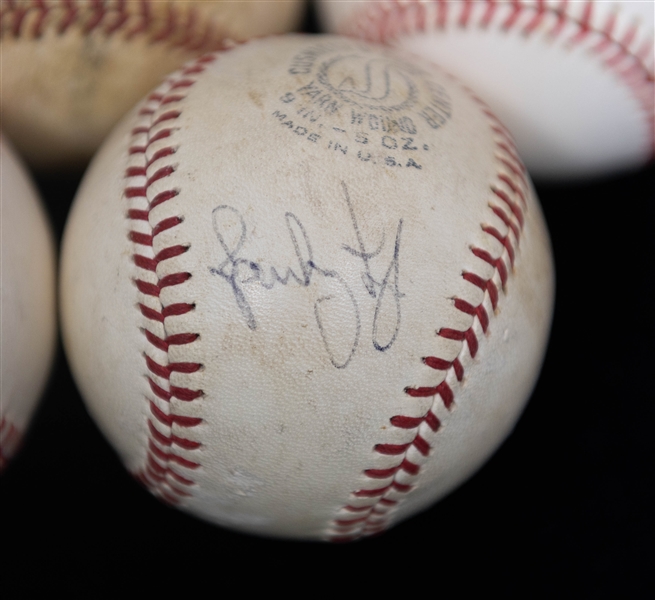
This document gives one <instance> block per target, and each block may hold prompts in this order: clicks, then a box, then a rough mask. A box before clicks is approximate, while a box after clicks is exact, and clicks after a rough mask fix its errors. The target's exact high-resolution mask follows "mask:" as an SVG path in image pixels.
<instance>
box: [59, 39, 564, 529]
mask: <svg viewBox="0 0 655 600" xmlns="http://www.w3.org/2000/svg"><path fill="white" fill-rule="evenodd" d="M512 260H513V266H512ZM503 282H504V286H503ZM503 287H504V289H503ZM61 293H62V319H63V332H64V340H65V346H66V350H67V354H68V357H69V359H70V362H71V366H72V368H73V372H74V375H75V377H76V380H77V382H78V384H79V386H80V389H81V391H82V394H83V396H84V398H85V399H86V402H87V406H88V408H89V411H90V412H91V414H92V415H93V417H94V418H95V419H96V421H97V422H98V424H99V426H100V427H101V429H102V431H103V432H104V434H105V435H106V436H107V438H108V439H109V441H110V442H111V443H112V444H113V445H114V447H115V448H116V449H117V451H118V452H119V454H120V456H121V458H122V459H123V461H124V462H125V464H126V466H127V468H128V469H129V470H130V471H131V472H132V473H134V474H135V475H136V476H137V477H138V478H140V479H141V480H142V481H143V482H144V483H145V484H146V485H147V486H148V487H149V489H150V490H151V491H152V492H153V493H154V494H155V495H157V496H160V497H161V498H162V499H164V500H166V501H168V502H170V503H172V504H175V505H178V506H180V507H181V508H182V509H184V510H186V511H189V512H191V513H193V514H195V515H198V516H200V517H202V518H205V519H207V520H209V521H212V522H214V523H218V524H221V525H225V526H229V527H235V528H237V529H241V530H244V531H249V532H254V533H259V534H263V535H274V536H287V537H298V538H313V539H354V538H356V537H358V536H360V535H366V534H369V533H372V532H374V531H378V530H380V529H382V528H385V527H387V526H389V525H391V524H393V523H395V522H397V521H399V520H401V519H403V518H406V517H407V516H409V515H411V514H412V513H414V512H416V511H417V510H421V509H423V508H424V507H426V506H427V505H429V504H431V503H433V502H434V501H435V500H437V499H438V498H440V497H441V496H443V495H444V494H445V493H447V492H448V491H449V490H451V489H452V488H453V487H454V486H456V485H457V484H459V483H460V482H462V481H463V480H464V479H466V478H467V477H468V476H470V475H471V473H473V472H474V471H475V470H476V469H477V468H478V467H479V466H480V465H481V464H482V463H483V462H484V461H485V460H486V459H487V458H488V456H489V455H490V454H491V453H492V452H493V451H494V450H495V448H496V447H497V446H498V444H500V443H501V441H502V440H503V439H504V438H505V437H506V436H507V434H508V433H509V432H510V431H511V429H512V427H513V425H514V423H515V421H516V419H517V418H518V416H519V414H520V412H521V410H522V408H523V406H524V404H525V402H526V400H527V399H528V397H529V395H530V392H531V390H532V387H533V385H534V383H535V380H536V377H537V375H538V372H539V368H540V365H541V361H542V357H543V354H544V350H545V347H546V340H547V336H548V330H549V324H550V319H551V311H552V303H553V267H552V262H551V253H550V246H549V241H548V236H547V232H546V228H545V226H544V221H543V218H542V215H541V211H540V208H539V205H538V203H537V201H536V199H535V196H534V193H533V191H532V188H531V186H530V183H529V182H528V180H527V177H526V175H525V171H524V167H523V166H522V164H521V163H520V161H519V160H518V159H517V158H516V156H515V152H514V149H513V145H512V142H511V139H510V138H509V136H508V135H507V133H506V131H505V130H504V129H503V127H502V125H500V123H499V122H498V121H497V120H496V119H495V117H493V115H492V114H491V113H490V112H489V111H488V110H487V109H486V107H485V106H484V105H483V104H482V103H481V102H480V101H478V100H477V99H475V98H474V97H473V95H472V94H471V93H470V92H468V91H466V90H465V89H463V87H462V86H461V85H460V84H459V83H457V82H456V81H453V80H451V79H449V78H448V77H446V76H444V75H443V74H442V73H440V72H439V71H438V69H437V68H436V67H434V66H432V65H430V64H429V63H423V62H421V61H418V60H415V59H412V60H411V61H407V60H406V59H405V58H404V57H403V56H402V55H399V54H397V53H396V52H395V51H391V50H384V49H382V48H379V47H375V46H369V45H366V44H363V43H359V42H353V41H348V40H346V39H344V38H338V37H329V36H328V37H310V36H287V37H278V38H274V39H269V40H260V41H253V42H250V43H247V44H245V45H243V46H240V47H237V48H235V49H233V50H231V51H229V52H227V53H223V54H219V55H215V56H209V57H207V58H206V59H205V60H203V61H198V62H197V63H193V64H191V65H189V66H188V67H187V68H186V70H184V71H182V72H178V73H176V74H173V75H171V76H170V77H169V79H168V81H167V83H166V84H165V85H163V86H162V87H160V88H159V89H158V90H156V91H155V92H154V93H153V94H151V95H150V96H149V98H148V99H147V100H146V101H145V102H144V103H143V104H141V105H140V106H138V107H137V108H136V109H135V110H134V111H132V113H131V114H129V115H128V116H127V117H126V118H125V119H124V120H123V122H122V123H121V124H120V126H119V127H118V128H117V129H116V130H115V131H114V132H113V134H112V136H111V137H110V138H109V139H108V140H107V142H106V143H105V145H104V146H103V148H102V149H101V151H100V153H99V154H98V156H97V157H96V159H95V160H94V162H93V164H92V166H91V168H90V170H89V172H88V173H87V175H86V177H85V179H84V182H83V184H82V186H81V189H80V191H79V193H78V196H77V198H76V200H75V204H74V208H73V211H72V214H71V216H70V221H69V223H68V225H67V229H66V234H65V240H64V246H63V256H62V285H61ZM485 330H486V333H485ZM472 355H474V356H472ZM438 422H440V426H437V423H438ZM410 488H411V489H410Z"/></svg>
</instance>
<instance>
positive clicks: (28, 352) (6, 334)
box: [0, 138, 55, 470]
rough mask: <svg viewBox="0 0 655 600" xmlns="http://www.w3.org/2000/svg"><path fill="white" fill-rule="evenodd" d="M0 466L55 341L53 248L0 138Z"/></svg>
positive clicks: (25, 419)
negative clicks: (0, 216) (0, 240)
mask: <svg viewBox="0 0 655 600" xmlns="http://www.w3.org/2000/svg"><path fill="white" fill-rule="evenodd" d="M0 201H1V209H2V218H1V219H0V221H1V223H0V225H1V227H2V257H1V258H2V260H1V265H2V271H1V272H0V289H1V298H2V304H1V315H0V470H1V469H3V468H4V467H5V466H6V465H7V462H8V461H9V459H10V458H11V457H12V456H13V455H14V453H15V452H16V450H17V449H18V446H19V444H20V441H21V438H22V437H23V434H24V433H25V431H26V429H27V427H28V425H29V421H30V417H31V416H32V413H33V412H34V409H35V408H36V405H37V402H38V400H39V397H40V395H41V392H42V390H43V387H44V385H45V383H46V379H47V376H48V373H49V371H50V365H51V363H52V358H53V354H54V345H55V249H54V240H53V237H52V233H51V231H50V225H49V223H48V221H47V219H46V215H45V212H44V210H43V207H42V206H41V202H40V200H39V198H38V195H37V192H36V190H35V188H34V185H33V184H32V182H31V181H30V179H29V176H28V175H27V172H26V171H25V168H24V167H23V165H22V164H21V163H20V162H19V160H18V158H17V157H16V155H15V154H14V152H13V150H12V149H11V148H10V146H9V145H8V142H7V140H6V139H4V138H0Z"/></svg>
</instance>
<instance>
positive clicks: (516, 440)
mask: <svg viewBox="0 0 655 600" xmlns="http://www.w3.org/2000/svg"><path fill="white" fill-rule="evenodd" d="M305 30H306V31H313V30H315V24H314V20H313V17H312V16H311V15H310V16H309V17H308V18H307V20H306V24H305ZM80 176H81V173H77V174H68V175H57V176H53V175H50V176H41V177H39V178H38V180H37V184H38V185H39V187H40V189H41V191H42V194H43V197H44V199H45V201H46V204H47V207H48V210H49V212H50V215H51V217H52V220H53V222H54V225H55V228H56V232H57V235H58V236H59V237H60V236H61V233H62V231H63V227H64V223H65V219H66V214H67V211H68V208H69V206H70V203H71V201H72V198H73V196H74V193H75V190H76V187H77V185H78V183H79V177H80ZM537 192H538V195H539V197H540V199H541V202H542V205H543V208H544V212H545V215H546V219H547V222H548V226H549V229H550V233H551V240H552V245H553V251H554V255H555V264H556V270H557V299H556V307H555V318H554V323H553V329H552V335H551V340H550V345H549V348H548V353H547V356H546V360H545V364H544V367H543V370H542V373H541V377H540V379H539V382H538V384H537V387H536V389H535V391H534V394H533V396H532V399H531V401H530V403H529V405H528V407H527V409H526V411H525V413H524V415H523V417H522V418H521V420H520V421H519V423H518V426H517V427H516V430H515V431H514V433H513V434H512V435H511V436H510V438H509V439H508V440H507V441H506V442H505V444H504V445H503V446H502V447H501V449H500V450H499V451H498V452H497V453H496V454H495V455H494V456H493V458H492V459H491V460H490V461H489V462H488V463H487V464H486V466H485V467H484V468H483V469H482V470H481V471H480V472H479V473H478V474H477V475H476V476H475V477H473V478H472V479H471V480H470V481H468V482H467V483H466V484H465V485H463V486H461V487H460V488H459V489H457V490H456V491H455V492H453V493H452V494H450V495H449V496H448V497H447V498H445V499H444V500H442V501H441V502H440V503H439V504H437V505H436V506H434V507H432V508H431V509H430V510H428V511H427V512H425V513H423V514H421V515H419V516H416V517H414V518H412V519H410V520H409V521H406V522H405V523H402V524H401V525H399V526H397V527H396V528H394V529H392V530H390V531H388V532H387V533H385V534H384V535H382V536H379V537H377V538H373V539H368V540H364V541H361V542H357V543H354V544H347V545H340V544H339V545H331V544H319V543H299V542H287V541H278V540H268V539H260V538H256V537H250V536H247V535H243V534H238V533H234V532H231V531H228V530H224V529H220V528H217V527H214V526H211V525H208V524H205V523H203V522H201V521H198V520H196V519H194V518H192V517H189V516H187V515H185V514H183V513H181V512H178V511H176V510H173V509H169V508H167V507H166V506H164V505H162V504H160V503H159V502H158V501H157V500H155V499H154V498H153V497H151V496H150V495H149V494H148V493H147V492H146V491H144V490H143V489H142V488H141V487H139V485H138V484H136V483H135V482H134V481H133V480H132V479H131V477H130V476H129V475H128V474H127V472H126V471H125V470H124V469H123V467H122V466H121V464H120V463H119V461H118V459H117V457H116V456H115V454H114V453H113V451H112V449H111V448H110V447H109V445H108V444H107V443H106V442H105V440H104V439H103V438H102V436H101V435H100V433H99V431H98V430H97V428H96V427H95V425H94V424H93V422H92V421H91V419H90V418H89V416H88V415H87V413H86V412H85V409H84V407H83V404H82V401H81V398H80V396H79V393H78V392H77V389H76V387H75V384H74V382H73V381H72V378H71V375H70V372H69V370H68V366H67V364H66V359H65V357H64V354H63V351H62V350H61V348H59V350H58V356H57V360H56V364H55V368H54V370H53V374H52V376H51V379H50V382H49V385H48V388H47V391H46V394H45V397H44V398H43V401H42V403H41V406H40V409H39V411H38V412H37V414H36V416H35V418H34V421H33V423H32V426H31V429H30V430H29V433H28V435H27V437H26V439H25V443H24V446H23V449H22V451H21V453H20V454H19V455H18V456H17V457H16V458H15V459H14V460H13V462H12V463H11V464H10V466H9V468H8V469H7V471H6V472H5V474H4V475H3V476H2V479H1V487H2V495H1V503H2V509H1V513H0V514H1V529H0V531H1V540H0V542H1V545H2V548H3V554H4V557H3V559H2V561H1V563H0V564H1V568H2V573H3V575H2V579H3V582H2V590H3V595H4V594H5V593H8V594H9V595H8V596H5V597H16V596H19V595H21V596H22V595H25V594H27V593H28V592H39V593H41V594H43V593H44V592H46V591H48V590H51V589H52V590H55V589H60V590H61V589H63V590H68V591H70V592H79V593H85V595H96V594H97V593H100V592H102V591H105V590H107V589H109V588H111V587H114V586H116V587H118V588H119V589H122V590H125V593H127V591H128V590H131V589H135V588H136V586H138V585H140V584H143V585H145V586H146V588H147V589H149V590H151V591H152V592H153V593H154V592H155V591H156V590H159V589H163V590H164V591H166V590H168V591H172V589H173V587H175V586H176V585H179V584H184V585H185V586H187V587H188V588H189V590H193V589H194V588H195V586H197V585H198V584H199V583H203V585H204V586H205V592H206V593H207V590H209V591H208V593H211V594H212V596H213V595H224V594H225V593H227V590H228V589H229V585H233V584H235V582H236V583H237V584H238V586H237V588H236V589H237V592H236V593H242V592H243V593H245V592H246V591H248V590H254V589H255V588H257V587H258V586H263V589H265V590H266V591H267V593H268V592H269V591H270V593H273V592H274V591H278V592H282V593H294V592H300V593H312V594H314V593H315V592H316V591H318V590H325V591H326V592H327V588H329V587H332V586H333V587H334V588H335V589H337V590H342V591H343V592H344V593H345V592H346V591H354V590H355V589H358V590H368V591H369V592H370V593H371V594H373V593H377V590H378V589H383V590H391V589H392V588H393V587H395V586H397V585H398V586H400V587H401V588H404V589H405V593H421V592H424V591H427V592H428V593H430V592H431V593H434V594H438V593H443V592H446V591H450V590H455V591H456V592H458V593H467V592H471V591H476V592H481V593H485V594H486V593H489V594H491V593H492V592H495V593H500V594H503V593H504V594H507V593H514V594H520V595H522V596H525V595H533V594H534V593H536V592H537V591H539V592H541V593H544V592H545V593H548V594H555V593H558V594H560V593H567V594H570V593H576V594H578V595H582V596H584V597H609V596H614V595H617V594H622V595H624V596H627V597H646V596H648V595H651V597H652V594H655V574H654V571H655V552H654V538H655V535H654V534H655V526H654V522H653V508H654V507H655V485H654V477H655V442H654V435H653V430H654V428H655V409H654V405H655V394H654V393H653V386H652V378H653V373H654V370H653V360H654V358H655V352H654V351H653V342H652V340H653V337H654V334H655V318H654V316H653V312H654V311H655V302H654V300H655V293H654V292H655V285H654V282H653V279H654V274H655V272H654V268H653V259H654V257H655V253H653V243H654V238H653V234H654V232H655V228H654V225H655V203H654V199H655V165H653V164H651V165H650V166H648V167H646V168H643V169H641V170H640V171H638V172H635V173H631V174H627V175H624V176H620V177H613V178H611V179H607V180H604V181H600V182H599V181H596V182H593V183H587V184H578V185H566V186H564V185H562V186H545V185H537ZM308 586H310V587H308ZM353 586H355V587H353ZM239 590H241V591H239Z"/></svg>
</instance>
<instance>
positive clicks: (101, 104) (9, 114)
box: [0, 0, 303, 169]
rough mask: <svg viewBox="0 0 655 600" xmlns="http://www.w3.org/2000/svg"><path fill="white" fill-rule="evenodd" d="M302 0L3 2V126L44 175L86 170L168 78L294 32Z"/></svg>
mask: <svg viewBox="0 0 655 600" xmlns="http://www.w3.org/2000/svg"><path fill="white" fill-rule="evenodd" d="M302 8H303V5H302V2H301V1H300V0H285V1H277V0H262V1H254V0H244V1H240V2H236V1H235V2H228V1H215V0H191V1H189V0H163V1H159V0H129V1H125V0H2V11H1V12H0V52H1V53H2V81H3V83H2V98H1V109H2V121H3V122H2V127H3V130H4V131H5V132H7V133H8V134H9V135H10V136H11V137H12V139H13V140H14V141H15V144H16V147H17V149H18V150H19V151H20V152H21V154H23V155H24V156H25V157H26V159H27V160H28V162H29V163H30V164H32V165H33V166H35V167H38V168H41V169H48V168H49V169H54V168H57V167H61V166H66V167H68V166H75V165H81V164H84V162H85V161H87V160H88V159H89V158H90V157H91V155H92V154H93V152H94V151H95V150H96V149H97V148H98V146H99V145H100V144H101V142H102V140H103V139H104V138H105V137H106V135H107V134H108V133H109V132H110V131H111V128H112V127H113V126H114V125H115V124H116V122H117V121H118V120H119V119H120V118H121V117H122V116H123V115H124V114H125V113H126V112H127V111H128V110H129V109H131V108H132V107H133V106H134V104H135V103H136V102H137V101H138V100H139V99H140V98H141V97H142V96H143V95H144V94H145V93H146V92H147V91H149V90H150V89H152V88H153V87H154V86H155V85H157V84H159V83H160V81H161V80H162V77H163V76H165V75H166V74H167V73H169V72H171V71H173V70H175V69H177V68H179V67H180V66H181V65H183V64H184V63H185V62H186V61H188V60H189V59H191V58H193V57H195V56H198V55H199V54H200V53H203V52H207V51H209V50H214V49H217V48H219V47H221V46H222V45H223V44H225V43H226V41H227V40H230V39H232V40H240V39H246V38H249V37H254V36H260V35H265V34H269V33H281V32H284V31H289V30H291V29H293V28H294V27H295V26H296V25H297V24H298V22H299V19H300V16H301V11H302Z"/></svg>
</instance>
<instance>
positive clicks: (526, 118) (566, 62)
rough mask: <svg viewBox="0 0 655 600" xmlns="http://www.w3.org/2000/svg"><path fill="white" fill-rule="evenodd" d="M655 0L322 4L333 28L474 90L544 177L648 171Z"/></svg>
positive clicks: (654, 133)
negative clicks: (428, 65) (396, 50)
mask: <svg viewBox="0 0 655 600" xmlns="http://www.w3.org/2000/svg"><path fill="white" fill-rule="evenodd" d="M654 7H655V3H654V2H653V1H652V0H646V1H641V0H636V1H632V0H621V1H619V2H616V1H605V0H580V1H576V2H561V1H560V0H518V1H516V0H495V1H490V0H475V1H473V2H471V1H469V0H449V1H448V2H443V1H442V0H422V1H419V0H407V1H403V2H396V1H393V0H388V1H387V0H367V1H364V2H340V1H339V0H320V2H319V4H318V8H319V11H320V14H321V16H322V21H323V24H324V26H325V27H326V29H327V30H328V31H332V32H336V33H342V34H351V35H354V36H357V37H362V38H364V39H369V40H375V41H382V40H384V41H387V42H389V43H392V44H394V45H397V46H399V47H401V48H404V49H406V50H410V51H412V52H415V53H416V54H418V55H420V56H423V57H425V58H428V59H430V60H434V61H435V62H437V63H438V64H440V65H442V66H443V67H444V68H446V69H448V70H449V71H450V72H452V73H454V74H456V75H457V76H458V77H460V78H461V79H463V80H464V81H466V82H468V83H469V84H470V85H471V86H474V87H475V89H476V90H478V91H479V93H480V94H482V95H483V97H484V98H485V100H486V101H487V102H488V103H489V105H490V106H491V107H492V108H493V110H494V111H496V112H497V114H498V116H499V117H500V118H501V119H502V120H503V122H504V123H505V124H506V125H507V127H508V128H509V129H510V131H511V132H512V135H514V136H515V138H516V142H517V145H518V148H519V150H520V152H521V156H522V157H523V158H524V160H525V163H526V165H527V166H528V168H529V170H530V173H531V174H532V175H533V176H534V177H535V178H540V179H552V180H557V179H559V180H565V179H572V178H584V177H598V176H603V175H607V174H609V173H615V172H618V171H621V170H624V169H629V168H636V167H639V166H641V165H643V164H644V163H645V162H646V161H647V160H649V159H650V158H652V157H653V152H654V149H655V100H654V97H655V88H654V86H653V55H654V53H655V38H654V34H653V23H654V22H655V8H654Z"/></svg>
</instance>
